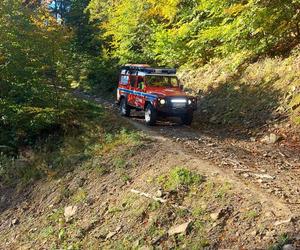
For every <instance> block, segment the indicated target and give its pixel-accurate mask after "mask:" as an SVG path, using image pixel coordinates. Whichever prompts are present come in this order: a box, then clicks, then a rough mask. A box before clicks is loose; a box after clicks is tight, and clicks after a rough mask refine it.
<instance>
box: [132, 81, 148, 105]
mask: <svg viewBox="0 0 300 250" xmlns="http://www.w3.org/2000/svg"><path fill="white" fill-rule="evenodd" d="M135 91H136V95H137V96H136V99H135V106H136V107H138V108H144V105H145V99H146V98H145V95H144V94H145V78H144V76H138V77H137V86H136V89H135Z"/></svg>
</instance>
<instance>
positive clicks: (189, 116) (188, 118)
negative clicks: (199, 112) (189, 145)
mask: <svg viewBox="0 0 300 250" xmlns="http://www.w3.org/2000/svg"><path fill="white" fill-rule="evenodd" d="M181 122H182V124H184V125H188V126H190V125H191V124H192V122H193V112H188V113H186V114H184V115H182V116H181Z"/></svg>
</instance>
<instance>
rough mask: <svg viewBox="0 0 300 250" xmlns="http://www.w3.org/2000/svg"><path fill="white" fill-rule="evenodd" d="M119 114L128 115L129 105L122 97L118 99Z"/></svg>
mask: <svg viewBox="0 0 300 250" xmlns="http://www.w3.org/2000/svg"><path fill="white" fill-rule="evenodd" d="M120 114H121V116H127V117H128V116H130V107H129V106H128V105H127V101H126V99H125V98H122V99H121V101H120Z"/></svg>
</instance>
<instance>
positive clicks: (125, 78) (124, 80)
mask: <svg viewBox="0 0 300 250" xmlns="http://www.w3.org/2000/svg"><path fill="white" fill-rule="evenodd" d="M128 81H129V76H125V75H121V79H120V82H121V84H122V85H127V84H128Z"/></svg>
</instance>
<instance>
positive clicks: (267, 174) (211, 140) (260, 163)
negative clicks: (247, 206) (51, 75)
mask: <svg viewBox="0 0 300 250" xmlns="http://www.w3.org/2000/svg"><path fill="white" fill-rule="evenodd" d="M81 96H82V97H85V98H89V99H93V100H94V101H95V102H98V103H101V104H104V105H105V107H106V108H108V109H111V110H112V111H113V112H118V107H117V106H116V105H114V104H113V102H110V101H107V100H103V99H101V98H99V97H96V96H89V95H87V94H86V95H84V94H81ZM124 119H126V120H127V121H129V122H130V123H131V124H132V125H133V126H135V127H136V128H137V129H139V130H142V131H144V132H146V133H148V134H150V135H151V136H155V137H160V138H161V139H168V140H171V141H173V142H176V143H178V144H180V145H181V146H182V148H183V149H185V150H188V151H189V152H190V153H192V154H194V155H195V156H197V157H199V158H200V159H202V160H207V161H209V162H210V163H213V165H214V166H215V167H216V171H217V172H219V173H220V174H225V173H226V175H230V176H231V178H236V179H238V180H239V181H240V182H241V183H243V184H244V185H246V186H247V187H249V188H251V189H253V190H255V191H256V192H258V193H261V194H263V195H264V196H266V197H268V199H269V200H271V199H274V200H278V201H280V202H281V203H282V204H284V205H286V206H287V207H288V208H289V209H290V211H291V213H292V215H293V217H295V218H296V217H299V216H300V198H299V197H300V149H299V148H297V147H292V146H290V145H289V144H288V142H287V141H279V142H277V143H273V144H266V143H263V142H261V141H260V138H251V137H250V136H240V135H236V134H234V132H230V131H229V132H228V131H226V130H220V129H219V130H215V129H214V128H208V129H206V130H200V129H194V128H191V127H187V126H182V125H179V124H178V123H176V121H170V120H165V121H159V122H158V124H157V126H154V127H147V126H145V123H144V120H143V114H141V113H139V112H132V116H131V118H124Z"/></svg>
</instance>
